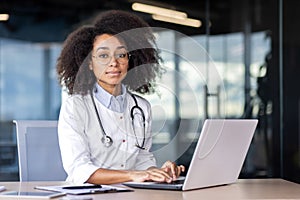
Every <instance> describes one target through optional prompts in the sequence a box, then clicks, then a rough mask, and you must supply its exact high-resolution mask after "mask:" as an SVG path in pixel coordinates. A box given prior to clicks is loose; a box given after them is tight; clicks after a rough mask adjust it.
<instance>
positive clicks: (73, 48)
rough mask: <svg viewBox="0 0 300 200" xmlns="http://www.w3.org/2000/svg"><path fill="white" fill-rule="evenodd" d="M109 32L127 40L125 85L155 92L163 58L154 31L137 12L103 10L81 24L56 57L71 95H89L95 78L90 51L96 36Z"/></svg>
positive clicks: (142, 91)
mask: <svg viewBox="0 0 300 200" xmlns="http://www.w3.org/2000/svg"><path fill="white" fill-rule="evenodd" d="M102 34H110V35H114V36H116V37H118V38H120V39H121V40H122V41H124V42H125V44H126V46H127V48H128V50H129V53H130V59H129V68H128V73H127V76H126V78H125V79H124V80H123V84H125V85H126V87H127V88H128V89H129V90H131V91H136V92H138V93H141V94H145V93H151V92H154V91H155V80H156V78H157V77H160V76H161V75H162V73H163V69H162V67H161V65H160V62H161V61H162V59H161V57H160V56H159V51H158V49H157V46H156V42H155V37H154V34H153V32H152V30H151V28H150V27H149V25H148V24H147V23H146V22H145V21H144V20H142V19H141V18H140V17H138V16H137V15H134V14H132V13H129V12H126V11H120V10H110V11H106V12H103V13H101V14H100V15H99V16H98V17H97V18H96V20H95V22H94V23H93V25H90V26H82V27H80V28H78V29H77V30H75V31H74V32H72V33H71V34H70V35H69V36H68V37H67V39H66V41H65V43H64V45H63V49H62V51H61V54H60V56H59V58H58V60H57V74H58V80H59V83H60V84H61V86H63V87H66V89H67V92H68V94H82V95H86V94H87V93H88V92H89V91H90V90H91V89H92V88H93V86H94V84H95V82H96V77H95V75H94V74H93V72H92V71H91V70H90V69H89V63H90V60H91V55H90V53H91V51H92V49H93V43H94V40H95V37H96V36H99V35H102Z"/></svg>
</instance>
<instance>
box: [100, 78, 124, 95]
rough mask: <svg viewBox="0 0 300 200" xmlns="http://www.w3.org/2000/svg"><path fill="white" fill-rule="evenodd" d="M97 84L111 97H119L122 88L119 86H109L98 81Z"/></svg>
mask: <svg viewBox="0 0 300 200" xmlns="http://www.w3.org/2000/svg"><path fill="white" fill-rule="evenodd" d="M98 84H99V85H100V86H101V87H102V88H103V89H104V90H105V91H107V92H108V93H109V94H111V95H113V96H118V95H120V94H121V93H122V86H121V84H117V85H111V84H107V83H104V82H100V81H98Z"/></svg>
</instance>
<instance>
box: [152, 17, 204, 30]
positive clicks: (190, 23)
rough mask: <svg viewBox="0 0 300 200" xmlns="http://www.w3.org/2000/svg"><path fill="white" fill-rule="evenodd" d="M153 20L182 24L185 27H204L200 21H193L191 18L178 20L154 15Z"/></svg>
mask: <svg viewBox="0 0 300 200" xmlns="http://www.w3.org/2000/svg"><path fill="white" fill-rule="evenodd" d="M152 18H153V19H155V20H159V21H164V22H169V23H175V24H181V25H185V26H192V27H197V28H199V27H200V26H201V25H202V23H201V21H200V20H197V19H191V18H185V19H177V18H172V17H166V16H162V15H152Z"/></svg>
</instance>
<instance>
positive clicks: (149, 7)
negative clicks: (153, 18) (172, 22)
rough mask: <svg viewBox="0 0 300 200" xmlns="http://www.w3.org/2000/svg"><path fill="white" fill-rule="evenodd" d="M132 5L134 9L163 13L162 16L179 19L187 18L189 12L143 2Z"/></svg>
mask: <svg viewBox="0 0 300 200" xmlns="http://www.w3.org/2000/svg"><path fill="white" fill-rule="evenodd" d="M131 7H132V10H135V11H139V12H145V13H150V14H154V15H161V16H165V17H170V18H177V19H185V18H187V14H186V13H185V12H180V11H176V10H171V9H167V8H161V7H157V6H152V5H147V4H143V3H133V4H132V6H131Z"/></svg>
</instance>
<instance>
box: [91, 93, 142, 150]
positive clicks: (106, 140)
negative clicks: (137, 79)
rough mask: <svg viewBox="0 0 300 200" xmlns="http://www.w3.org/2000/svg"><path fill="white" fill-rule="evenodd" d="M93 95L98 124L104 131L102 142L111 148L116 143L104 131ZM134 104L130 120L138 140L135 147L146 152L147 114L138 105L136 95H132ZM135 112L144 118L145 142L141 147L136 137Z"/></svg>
mask: <svg viewBox="0 0 300 200" xmlns="http://www.w3.org/2000/svg"><path fill="white" fill-rule="evenodd" d="M90 94H91V98H92V102H93V105H94V108H95V111H96V115H97V119H98V122H99V125H100V128H101V130H102V134H103V137H102V138H101V142H102V143H103V144H104V146H105V147H110V146H111V145H112V144H113V143H114V142H113V139H112V138H111V137H110V136H108V135H107V134H106V133H105V131H104V128H103V125H102V122H101V119H100V115H99V112H98V110H97V107H96V103H95V100H94V97H93V94H92V92H91V93H90ZM130 94H131V96H132V98H133V100H134V102H135V106H133V107H132V108H131V109H130V118H131V124H132V128H133V133H134V135H135V139H136V144H135V146H136V147H137V148H139V149H143V150H145V149H146V148H145V147H144V145H145V140H146V128H145V126H146V125H145V120H146V119H145V114H144V111H143V109H142V108H141V107H140V106H139V105H138V103H137V100H136V97H135V95H134V94H132V93H130ZM135 110H137V112H139V113H140V114H141V116H142V123H143V141H142V145H140V143H139V141H138V138H137V135H136V132H135V126H134V116H135Z"/></svg>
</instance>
